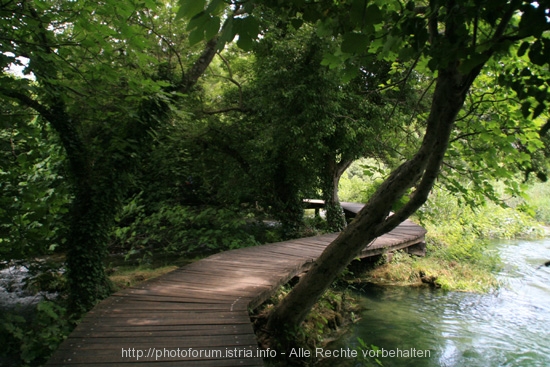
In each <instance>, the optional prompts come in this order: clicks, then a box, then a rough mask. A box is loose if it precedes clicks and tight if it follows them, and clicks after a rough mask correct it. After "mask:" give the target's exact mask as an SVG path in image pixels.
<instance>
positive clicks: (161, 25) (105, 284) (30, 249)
mask: <svg viewBox="0 0 550 367" xmlns="http://www.w3.org/2000/svg"><path fill="white" fill-rule="evenodd" d="M549 17H550V2H548V1H522V0H510V1H504V0H501V1H489V0H453V1H439V0H431V1H408V2H405V1H399V0H395V1H382V0H338V1H335V0H316V1H315V0H294V1H285V0H278V1H272V0H264V1H262V0H247V1H233V0H231V1H226V0H179V1H177V2H176V1H164V0H145V1H133V0H132V1H113V0H106V1H104V2H102V3H101V4H98V3H97V2H91V1H77V2H74V1H72V2H71V1H69V2H67V1H57V0H32V1H31V0H28V1H7V0H2V1H0V31H1V34H2V36H0V67H1V68H2V74H1V75H0V101H1V103H2V104H1V111H2V115H3V116H2V121H0V128H1V129H2V130H1V131H0V137H1V139H2V140H1V144H2V145H1V146H2V151H1V153H0V164H1V165H0V168H1V180H2V181H1V187H0V189H1V192H2V195H1V196H0V203H2V206H1V207H0V228H1V231H2V232H1V233H0V234H1V236H2V237H1V238H0V239H1V242H0V255H1V256H3V258H4V259H9V258H18V257H24V256H29V255H31V254H32V255H33V256H34V255H37V254H44V253H47V252H48V251H54V250H58V251H64V252H65V253H66V256H67V258H66V259H67V260H66V267H67V279H68V283H69V291H68V295H69V301H70V302H69V303H70V307H71V310H72V311H73V312H74V313H76V314H78V313H81V312H83V311H87V310H89V309H90V308H91V307H93V305H94V304H95V303H96V302H97V301H98V300H99V299H102V298H104V297H106V296H108V295H109V293H110V291H111V285H110V283H109V280H108V278H107V276H106V274H105V269H104V263H103V260H104V258H105V255H106V253H107V250H108V245H109V243H110V241H111V239H112V237H113V227H114V225H115V224H116V223H119V224H120V223H122V222H124V221H125V220H128V221H131V220H130V219H128V218H130V217H132V215H133V218H132V219H134V222H133V223H134V225H135V226H138V227H139V226H142V229H143V228H145V230H147V231H153V232H154V231H155V230H159V228H170V229H174V228H175V229H174V230H173V232H174V233H175V237H176V238H177V239H178V241H180V240H182V239H185V241H187V240H188V241H193V243H194V244H193V246H192V247H193V249H194V250H196V249H204V248H207V247H208V243H209V241H210V240H213V241H214V242H216V243H218V242H219V243H221V244H223V245H224V246H225V247H224V248H231V247H235V246H238V245H239V244H243V243H246V244H250V243H251V242H254V241H249V239H250V238H249V237H247V236H246V235H243V233H242V232H241V229H242V227H243V226H246V225H248V224H249V223H248V224H247V222H246V220H244V219H243V220H242V221H240V220H236V219H235V218H234V213H235V211H234V208H235V207H238V208H239V210H240V209H242V208H250V207H260V208H261V209H262V210H265V211H266V212H269V213H270V214H271V215H273V216H274V217H275V218H276V219H278V220H279V221H280V222H282V224H283V225H282V227H283V228H284V232H285V236H287V237H292V236H295V235H296V233H297V228H298V227H299V226H300V225H301V221H302V209H303V207H302V200H303V199H304V198H311V197H313V196H317V197H319V198H324V199H325V200H326V202H327V216H328V219H329V222H330V227H331V228H332V229H334V230H340V229H343V231H342V233H341V235H340V236H339V237H338V238H337V239H336V240H335V241H334V242H333V243H332V244H331V246H329V247H328V248H327V250H326V251H325V252H324V253H323V254H322V255H321V256H320V258H319V259H318V260H317V261H316V262H315V265H314V266H313V267H312V269H311V271H309V272H308V273H307V275H305V276H304V277H303V278H302V279H301V281H300V282H299V284H298V285H297V286H296V287H295V288H294V289H293V290H292V292H291V293H290V294H289V295H288V296H287V297H286V298H285V300H284V301H283V302H282V303H281V304H280V305H279V306H278V307H277V308H276V309H275V310H274V312H273V313H272V315H271V319H270V320H271V321H270V323H269V325H268V328H270V329H271V331H273V332H274V333H275V334H277V335H286V333H285V331H287V330H288V329H289V328H294V327H296V326H297V325H299V324H300V323H301V321H302V320H303V319H304V317H305V315H306V314H307V313H308V311H309V310H310V308H311V307H312V305H313V304H314V303H315V302H316V301H317V300H318V298H319V297H320V295H321V294H322V292H323V291H324V290H325V289H326V288H327V287H328V286H329V285H330V283H331V282H332V280H333V279H334V278H335V277H336V275H337V274H339V273H340V272H341V271H342V270H343V269H344V267H345V266H347V265H348V264H349V262H350V261H351V260H352V259H353V258H354V257H355V256H356V254H357V253H358V251H360V250H361V249H362V248H364V247H365V246H367V245H368V244H369V243H370V242H371V241H372V240H374V239H375V238H376V237H378V236H380V235H382V234H384V233H386V232H388V231H389V230H391V229H393V228H395V227H396V226H397V225H398V224H399V223H401V222H402V221H403V220H405V219H406V218H407V217H409V216H410V215H411V214H413V213H414V212H415V211H416V210H417V209H418V208H419V207H420V206H421V205H423V204H424V202H425V201H426V199H427V197H428V195H429V193H430V191H431V190H432V188H433V187H434V185H435V184H436V183H441V184H443V185H445V186H446V187H447V188H448V189H449V190H451V191H452V192H454V193H456V194H457V195H461V196H462V197H463V199H464V200H466V201H470V202H479V201H483V200H485V198H487V197H489V198H493V199H495V200H496V194H495V192H494V188H493V182H495V180H500V181H503V182H505V183H506V186H507V188H508V190H509V193H510V194H512V195H520V194H521V189H522V187H521V178H524V179H526V178H528V177H529V176H530V175H535V176H537V177H538V178H540V179H546V177H547V169H548V154H549V152H548V148H547V145H546V143H547V142H548V130H550V120H549V115H548V111H547V101H548V88H549V82H550V74H549V70H548V66H549V60H550V21H549ZM15 66H18V67H20V68H22V70H23V71H22V75H19V76H14V74H13V73H12V72H10V69H13V68H14V67H15ZM23 76H24V77H23ZM360 157H370V158H374V159H377V160H378V161H381V162H384V163H385V164H387V165H388V166H389V167H390V168H391V173H390V174H389V175H388V176H387V177H386V178H385V180H384V182H383V183H382V184H381V186H380V187H379V188H378V190H377V191H376V192H375V193H374V194H373V195H372V197H371V198H370V200H369V201H368V203H367V204H366V205H365V208H364V209H363V211H362V212H361V213H360V214H359V216H358V217H357V218H356V219H355V220H354V221H353V222H352V223H351V224H349V225H348V226H347V227H346V228H345V229H344V226H345V222H344V221H343V220H342V216H341V209H340V208H339V204H338V192H337V186H338V180H339V178H340V176H341V175H342V173H343V172H344V170H345V169H346V168H347V167H348V166H349V164H350V163H351V162H352V161H353V160H355V159H357V158H360ZM518 175H521V176H522V177H521V178H520V179H518ZM31 203H32V204H31ZM168 203H169V204H170V207H169V208H167V207H165V204H166V205H168ZM125 204H126V206H125ZM208 205H211V206H217V207H216V208H215V209H212V207H207V206H208ZM123 207H124V210H123V209H122V208H123ZM220 207H222V208H223V209H219V208H220ZM228 208H231V209H228ZM235 210H237V209H235ZM392 210H393V214H390V212H392ZM128 213H130V214H131V215H129V214H128ZM205 213H206V214H205ZM212 213H215V215H217V216H219V217H223V218H225V219H224V220H226V222H224V223H222V224H219V223H218V222H216V221H213V220H211V218H210V215H212ZM145 215H150V216H151V218H156V219H155V220H156V221H155V220H153V219H151V220H150V222H149V223H148V222H147V220H145V219H143V216H145ZM182 218H183V219H182ZM149 219H150V218H149ZM151 222H152V223H154V225H153V224H151ZM227 222H229V223H230V224H229V225H227ZM136 223H137V224H136ZM197 223H200V224H201V225H200V226H199V225H198V224H197ZM157 224H158V225H157ZM208 226H211V227H212V228H206V227H208ZM157 227H158V228H157ZM125 228H130V227H125ZM132 228H135V227H132ZM125 231H126V230H124V231H123V230H119V231H118V232H117V233H116V236H118V237H123V236H124V233H126V232H125ZM122 232H124V233H122ZM127 232H129V233H132V235H131V236H133V237H137V236H138V235H137V234H136V233H137V232H139V231H137V230H129V229H128V230H127ZM167 232H169V231H167ZM176 232H178V233H176ZM179 232H182V233H183V232H185V233H186V235H181V233H179ZM155 233H156V232H155ZM228 233H230V235H234V236H235V238H236V240H235V241H233V240H227V239H224V238H225V237H226V235H227V234H228ZM158 242H159V243H163V244H164V245H165V246H166V247H170V248H176V249H178V250H179V249H181V245H179V246H178V245H175V244H174V243H170V241H158ZM165 242H169V243H168V244H165ZM164 245H163V246H164ZM144 247H145V245H144Z"/></svg>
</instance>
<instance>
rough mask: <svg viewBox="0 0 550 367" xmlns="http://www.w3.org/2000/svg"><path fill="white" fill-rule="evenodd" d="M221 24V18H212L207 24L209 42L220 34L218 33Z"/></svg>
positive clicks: (206, 35)
mask: <svg viewBox="0 0 550 367" xmlns="http://www.w3.org/2000/svg"><path fill="white" fill-rule="evenodd" d="M220 22H221V21H220V18H219V17H212V18H210V20H209V21H208V23H206V27H205V38H206V39H207V40H211V39H212V38H214V37H215V36H216V35H217V34H218V32H219V31H220Z"/></svg>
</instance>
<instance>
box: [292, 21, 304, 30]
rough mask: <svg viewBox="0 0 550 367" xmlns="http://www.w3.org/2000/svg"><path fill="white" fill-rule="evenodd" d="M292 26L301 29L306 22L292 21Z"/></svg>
mask: <svg viewBox="0 0 550 367" xmlns="http://www.w3.org/2000/svg"><path fill="white" fill-rule="evenodd" d="M290 24H292V26H293V27H294V29H300V27H301V26H302V25H303V24H304V21H303V20H302V19H296V18H295V19H292V20H291V21H290Z"/></svg>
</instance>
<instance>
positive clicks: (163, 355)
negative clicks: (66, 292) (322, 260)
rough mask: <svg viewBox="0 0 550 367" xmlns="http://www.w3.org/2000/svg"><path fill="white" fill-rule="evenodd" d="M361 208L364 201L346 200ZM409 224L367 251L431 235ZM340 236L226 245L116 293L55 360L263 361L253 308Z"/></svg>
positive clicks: (91, 365) (92, 365)
mask: <svg viewBox="0 0 550 367" xmlns="http://www.w3.org/2000/svg"><path fill="white" fill-rule="evenodd" d="M343 207H344V209H345V210H350V211H352V212H354V213H357V212H358V211H359V210H360V209H361V207H362V205H361V204H355V203H343ZM425 233H426V231H425V230H424V229H423V228H422V227H420V226H418V225H416V224H414V223H412V222H411V221H408V220H407V221H405V222H403V223H402V224H401V225H400V226H399V227H397V228H395V229H394V230H393V231H391V232H390V233H387V234H386V235H384V236H382V237H379V238H377V239H376V240H375V241H374V242H373V243H372V244H371V245H370V246H369V247H368V248H366V249H365V250H363V252H362V253H361V255H360V257H368V256H373V255H377V254H381V253H383V252H386V251H388V252H389V251H394V250H398V249H403V248H406V247H409V246H412V245H414V244H418V243H421V242H423V241H424V235H425ZM337 235H338V234H328V235H322V236H316V237H308V238H301V239H296V240H292V241H285V242H278V243H271V244H267V245H262V246H257V247H248V248H243V249H238V250H232V251H226V252H222V253H219V254H215V255H212V256H210V257H208V258H205V259H203V260H200V261H197V262H195V263H193V264H190V265H187V266H185V267H182V268H180V269H178V270H175V271H173V272H171V273H168V274H165V275H163V276H161V277H158V278H155V279H152V280H149V281H146V282H144V283H141V284H139V285H137V286H135V287H132V288H128V289H125V290H122V291H120V292H117V293H115V294H113V295H112V296H111V297H109V298H108V299H106V300H104V301H103V302H101V303H99V304H98V305H97V306H96V307H95V308H94V309H93V310H92V311H90V312H89V313H88V314H87V315H86V316H85V317H84V318H83V320H82V322H81V323H80V324H79V325H78V326H77V327H76V328H75V330H74V331H73V332H72V333H71V334H70V335H69V337H68V339H67V340H65V341H64V342H63V343H62V344H61V346H60V347H59V349H58V350H57V351H56V352H55V353H54V354H53V356H52V357H51V358H50V360H49V361H48V364H47V365H48V366H67V365H71V366H72V365H82V366H86V367H96V366H97V367H99V366H114V365H117V366H125V367H131V366H134V365H137V364H139V365H140V366H159V365H161V366H208V367H214V366H263V365H264V363H263V359H262V357H269V354H268V353H269V352H266V351H262V350H261V349H260V348H259V347H258V344H257V342H256V337H255V335H254V330H253V329H252V324H251V322H250V317H249V313H248V310H249V309H253V308H256V307H257V306H259V305H260V304H262V303H263V302H264V301H265V300H267V299H268V298H269V297H270V296H271V295H272V294H273V293H274V292H275V291H276V290H277V288H278V287H279V286H280V285H282V284H285V283H286V282H288V281H289V280H290V279H292V278H293V277H294V276H296V275H298V274H300V273H302V272H304V271H306V270H307V269H308V268H309V267H310V266H311V264H312V263H313V261H314V260H315V259H316V258H317V257H318V256H319V255H320V254H321V253H322V252H323V250H324V249H325V248H326V247H327V246H328V245H329V244H330V243H331V242H332V241H333V240H334V239H335V238H336V237H337Z"/></svg>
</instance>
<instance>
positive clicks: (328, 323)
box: [251, 284, 359, 366]
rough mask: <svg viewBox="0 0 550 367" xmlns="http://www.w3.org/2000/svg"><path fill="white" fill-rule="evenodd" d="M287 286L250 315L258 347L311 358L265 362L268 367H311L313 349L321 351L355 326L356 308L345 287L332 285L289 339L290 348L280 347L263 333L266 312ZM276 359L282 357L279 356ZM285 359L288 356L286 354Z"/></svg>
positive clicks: (287, 291)
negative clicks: (301, 352)
mask: <svg viewBox="0 0 550 367" xmlns="http://www.w3.org/2000/svg"><path fill="white" fill-rule="evenodd" d="M290 290H291V286H290V285H285V286H283V287H281V288H280V289H279V290H278V291H277V292H276V293H275V295H273V296H272V297H271V298H270V299H269V300H268V301H266V302H265V303H264V304H263V305H261V306H260V307H258V308H257V309H256V310H253V311H252V312H251V319H252V321H253V324H254V329H255V331H256V335H257V336H258V341H259V344H260V347H262V348H264V349H267V348H271V349H279V350H281V349H285V350H289V349H290V348H303V349H307V350H309V351H312V353H311V356H312V358H304V357H300V358H285V359H268V360H266V361H265V362H266V363H268V365H269V366H311V365H314V364H315V363H316V359H315V358H314V357H313V356H315V353H314V352H313V351H314V350H315V348H319V347H324V346H326V345H327V344H328V343H330V342H332V341H334V340H336V339H338V338H339V337H341V336H342V335H343V334H345V333H346V332H347V331H348V327H349V325H351V324H352V323H353V322H355V321H356V320H357V319H356V316H355V315H356V314H357V313H358V311H359V306H358V303H357V300H356V298H354V296H353V294H352V293H351V292H349V291H348V290H347V289H346V288H345V287H342V286H340V285H336V284H335V285H334V286H333V288H331V289H328V290H327V291H326V292H325V294H324V295H323V297H321V299H320V300H319V302H317V304H316V305H315V306H314V307H313V309H312V310H311V312H310V314H309V315H308V317H307V318H306V320H305V321H304V323H303V324H302V325H301V327H300V329H299V330H296V332H295V333H294V334H293V335H292V336H291V338H289V339H292V345H290V346H285V347H282V346H281V345H280V343H279V341H276V340H273V339H272V338H271V337H270V335H269V334H267V333H266V330H265V329H264V326H265V324H266V322H267V317H268V315H269V313H270V311H271V310H272V309H273V308H274V307H276V305H277V304H278V303H279V302H280V301H281V300H282V299H283V298H284V297H285V296H286V295H287V294H288V293H289V292H290ZM278 355H279V357H282V355H281V354H280V353H279V354H278ZM287 355H288V353H287Z"/></svg>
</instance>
